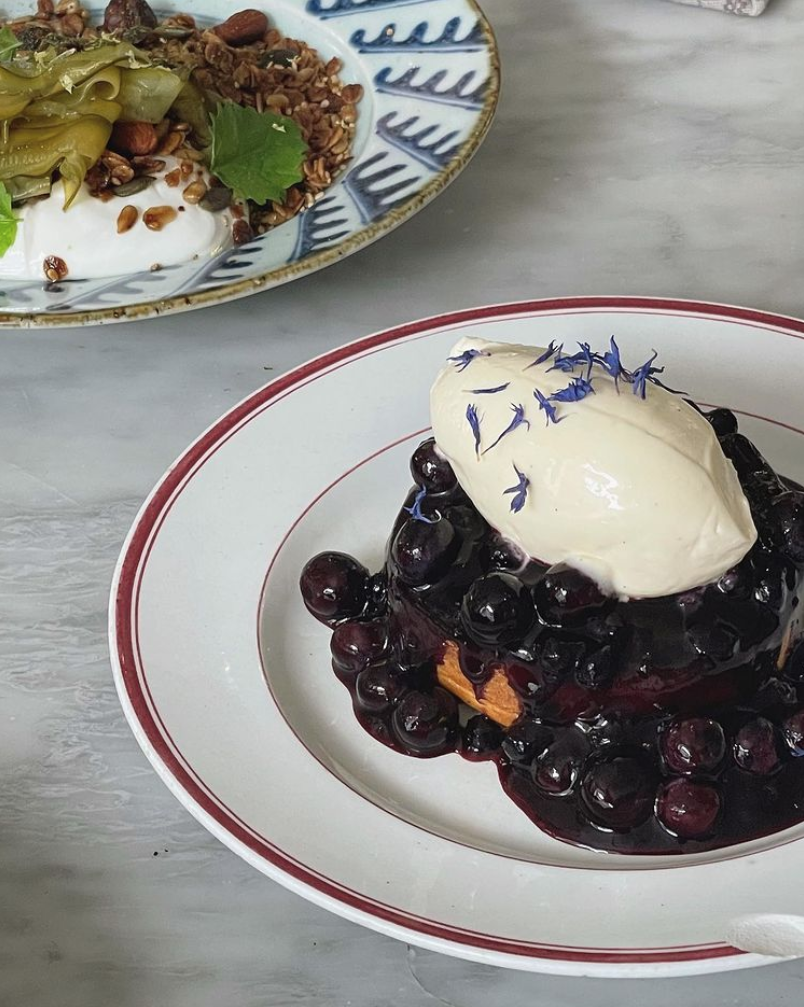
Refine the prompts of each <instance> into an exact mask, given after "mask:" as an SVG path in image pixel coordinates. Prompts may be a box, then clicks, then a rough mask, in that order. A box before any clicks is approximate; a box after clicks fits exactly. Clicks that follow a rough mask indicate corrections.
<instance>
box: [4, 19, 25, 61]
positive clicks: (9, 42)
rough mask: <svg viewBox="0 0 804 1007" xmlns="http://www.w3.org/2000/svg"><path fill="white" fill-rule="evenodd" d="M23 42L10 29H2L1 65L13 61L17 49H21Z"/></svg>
mask: <svg viewBox="0 0 804 1007" xmlns="http://www.w3.org/2000/svg"><path fill="white" fill-rule="evenodd" d="M21 45H22V42H20V41H19V39H18V38H17V36H16V35H15V34H14V32H13V31H12V30H11V29H10V28H5V27H4V28H0V63H2V62H5V61H6V60H9V59H11V57H12V55H13V54H14V50H15V49H19V47H20V46H21Z"/></svg>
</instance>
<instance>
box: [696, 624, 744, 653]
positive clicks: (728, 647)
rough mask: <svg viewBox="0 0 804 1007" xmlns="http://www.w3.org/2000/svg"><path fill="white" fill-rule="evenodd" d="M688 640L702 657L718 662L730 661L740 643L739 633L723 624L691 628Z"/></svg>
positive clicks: (700, 625) (701, 625)
mask: <svg viewBox="0 0 804 1007" xmlns="http://www.w3.org/2000/svg"><path fill="white" fill-rule="evenodd" d="M687 638H688V639H689V641H690V643H691V644H692V646H693V647H694V648H695V650H696V651H697V652H698V653H699V654H700V655H701V657H708V658H710V659H711V660H713V661H717V662H721V661H728V660H730V659H731V658H732V657H734V652H735V650H736V649H737V644H738V643H739V642H740V641H739V636H738V634H737V632H736V631H735V630H733V629H732V628H731V626H727V625H726V624H725V623H723V622H714V623H711V624H708V623H703V622H702V623H700V624H699V625H697V626H691V627H690V628H689V629H688V630H687Z"/></svg>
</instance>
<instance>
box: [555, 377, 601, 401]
mask: <svg viewBox="0 0 804 1007" xmlns="http://www.w3.org/2000/svg"><path fill="white" fill-rule="evenodd" d="M592 381H594V378H592ZM592 381H587V379H586V378H582V377H577V378H573V379H572V381H570V383H569V384H568V385H567V387H566V388H560V389H559V390H558V391H557V392H553V394H552V395H551V396H550V398H551V399H552V400H553V402H580V401H581V399H585V398H586V396H587V395H590V394H591V395H594V394H595V390H594V388H593V387H592Z"/></svg>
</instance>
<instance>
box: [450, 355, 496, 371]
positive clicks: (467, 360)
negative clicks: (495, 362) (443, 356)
mask: <svg viewBox="0 0 804 1007" xmlns="http://www.w3.org/2000/svg"><path fill="white" fill-rule="evenodd" d="M490 356H491V353H489V351H488V350H475V349H470V350H464V351H463V353H459V354H458V356H457V357H447V360H449V361H450V362H452V363H454V364H455V369H456V370H457V371H458V372H460V371H465V370H466V368H467V367H468V366H469V364H471V362H472V361H473V360H474V359H475V357H490Z"/></svg>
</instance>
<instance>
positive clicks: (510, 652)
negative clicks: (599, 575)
mask: <svg viewBox="0 0 804 1007" xmlns="http://www.w3.org/2000/svg"><path fill="white" fill-rule="evenodd" d="M708 418H709V420H710V422H711V423H712V426H713V428H714V430H715V432H716V434H717V436H718V437H719V439H720V443H721V446H722V448H723V451H724V452H725V454H726V455H727V456H728V457H729V458H730V459H731V460H732V462H733V464H734V466H735V469H736V470H737V474H738V476H739V478H740V482H741V484H742V486H743V490H744V492H745V494H746V496H747V498H748V500H749V503H750V506H751V511H752V514H753V517H754V522H755V524H756V526H757V530H758V532H759V539H758V541H757V543H756V545H755V546H754V547H753V548H752V549H751V551H750V552H749V554H748V555H747V556H746V557H745V558H744V559H743V560H742V561H741V562H740V564H739V565H738V566H736V567H735V568H734V569H732V570H729V571H728V572H727V573H725V574H724V575H723V576H722V577H721V578H720V580H719V581H718V582H717V583H715V584H709V585H706V586H702V587H699V588H696V589H694V590H692V591H686V592H684V593H683V594H679V595H673V596H668V597H665V598H654V599H646V600H633V601H627V602H625V601H618V600H617V599H615V598H611V597H607V596H606V595H605V594H603V593H602V592H601V591H600V590H599V589H598V587H597V586H596V585H595V584H594V583H592V582H591V581H590V580H588V579H587V578H586V577H584V576H583V574H581V573H579V572H578V571H577V570H574V569H572V568H570V567H566V566H563V565H556V566H553V567H551V568H550V569H548V568H547V567H545V566H544V565H543V564H540V563H538V562H536V561H533V560H529V559H527V558H526V557H524V556H522V555H520V554H519V552H518V551H517V549H516V548H515V547H514V546H512V545H511V543H509V542H507V541H506V540H504V539H502V538H501V537H500V536H499V535H498V534H497V533H496V532H495V531H494V529H492V528H491V527H489V525H488V524H487V523H486V522H485V520H484V519H483V518H482V517H481V516H480V514H479V513H478V512H477V511H476V510H475V508H474V507H473V505H472V503H471V501H470V500H469V499H468V498H467V497H466V495H465V494H464V492H463V491H462V490H461V488H460V486H459V485H458V483H457V481H456V479H455V476H454V473H453V472H452V469H451V467H450V465H449V463H448V462H447V461H445V460H444V459H443V458H442V457H441V455H440V454H439V453H438V451H437V450H436V448H435V445H434V443H433V441H432V440H427V441H425V442H424V443H422V444H421V445H420V446H419V447H418V448H417V449H416V451H415V453H414V455H413V458H412V460H411V472H412V475H413V479H414V481H415V484H416V485H415V486H414V487H413V488H412V489H411V491H410V493H409V494H408V498H407V500H406V501H405V504H404V506H403V508H402V510H401V511H400V513H399V516H398V517H397V520H396V522H395V524H394V528H393V530H392V533H391V538H390V540H389V543H388V553H387V562H386V565H385V568H384V569H383V570H382V571H381V572H380V573H378V574H375V575H374V576H370V575H369V572H368V571H367V570H366V569H365V568H364V567H363V566H362V565H361V564H360V563H358V562H357V561H356V560H354V559H352V558H351V557H349V556H346V555H344V554H342V553H322V554H320V555H319V556H316V557H314V558H313V559H311V560H310V562H309V563H308V564H307V566H306V567H305V569H304V571H303V573H302V576H301V590H302V595H303V598H304V601H305V603H306V605H307V607H308V608H309V610H310V611H311V613H312V614H313V615H315V616H316V618H318V619H320V620H321V621H322V622H325V623H326V624H327V625H329V626H331V627H332V628H333V633H332V641H331V649H332V664H333V668H334V671H335V674H336V675H337V676H338V678H339V679H340V681H341V682H342V683H343V684H344V685H345V686H346V687H347V688H348V689H349V692H350V694H351V696H352V702H353V705H354V709H355V713H356V714H357V717H358V719H359V721H360V723H361V724H362V725H363V727H364V728H365V729H366V730H367V731H369V732H370V733H371V734H372V735H373V736H374V737H375V738H377V739H378V740H380V741H382V742H383V743H384V744H386V745H389V746H390V747H392V748H395V749H397V750H398V751H402V752H406V753H408V754H410V755H415V756H418V757H432V756H436V755H443V754H445V753H447V752H454V751H457V752H459V753H460V754H461V755H463V756H464V757H465V758H467V759H473V760H479V759H492V760H494V761H495V762H496V764H497V766H498V769H499V774H500V780H501V782H502V785H503V788H504V789H505V791H506V793H507V794H508V795H509V796H510V797H511V798H512V799H513V800H514V801H515V802H516V804H517V805H518V806H519V807H520V808H521V809H522V810H523V811H524V812H525V813H526V814H527V815H528V816H529V817H530V818H531V819H532V820H533V821H534V822H535V823H536V824H537V825H538V826H539V827H540V828H542V829H544V830H545V831H546V832H548V833H550V834H551V835H553V836H555V837H556V838H558V839H561V840H564V841H566V842H570V843H576V844H579V845H584V846H588V847H592V848H595V849H600V850H607V851H612V852H619V853H654V854H658V853H694V852H698V851H702V850H711V849H716V848H719V847H724V846H729V845H731V844H734V843H739V842H743V841H745V840H748V839H754V838H757V837H760V836H764V835H768V834H769V833H772V832H776V831H779V830H780V829H784V828H787V827H789V826H791V825H794V824H796V823H798V822H800V821H802V820H804V642H802V640H801V639H800V638H801V629H800V626H799V624H800V622H801V618H800V611H799V596H800V593H801V589H802V579H803V578H802V572H803V571H804V490H802V488H801V487H799V486H798V485H796V484H794V483H792V482H791V481H789V480H785V479H783V478H780V477H778V476H777V475H776V474H775V473H774V471H773V470H772V469H771V468H770V466H769V465H768V464H767V462H766V461H765V460H764V458H763V457H762V456H761V454H760V453H759V452H758V451H757V449H756V448H755V447H754V445H753V444H752V443H751V442H750V441H749V440H748V439H747V438H746V437H744V436H743V435H742V434H740V433H739V432H738V430H737V421H736V419H735V417H734V416H733V415H732V414H731V413H729V412H728V411H727V410H723V409H719V410H715V412H713V413H710V414H708ZM456 660H457V662H458V666H459V668H460V670H461V672H462V673H463V676H464V677H465V679H467V680H468V682H469V683H470V686H471V689H473V690H474V694H475V697H476V699H477V700H478V702H481V701H483V700H484V697H485V698H486V699H488V700H489V701H491V700H492V694H491V692H489V694H488V696H487V695H486V689H487V688H488V687H489V684H490V682H491V681H492V678H494V680H496V681H497V684H498V685H499V681H498V680H499V679H500V678H501V677H502V678H503V682H504V684H505V688H506V691H507V693H508V697H509V700H510V702H511V703H512V704H513V714H512V713H511V712H510V710H509V713H508V716H507V720H508V728H507V729H504V728H503V727H501V726H500V725H499V724H498V723H495V721H494V720H493V719H490V717H488V716H485V715H483V714H482V713H477V712H476V711H475V710H470V709H469V708H468V707H467V706H465V705H463V704H461V703H459V702H458V701H457V700H456V699H455V697H454V696H453V695H452V694H451V693H450V692H449V691H447V690H446V689H444V688H443V687H442V685H441V684H439V675H438V670H439V667H444V666H445V665H446V663H447V662H448V661H452V662H453V664H454V663H455V661H456ZM487 712H489V713H494V710H492V709H491V708H488V709H487Z"/></svg>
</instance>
